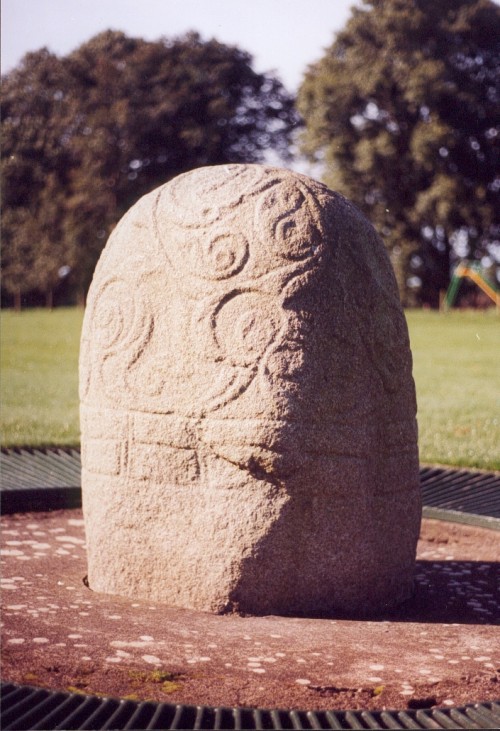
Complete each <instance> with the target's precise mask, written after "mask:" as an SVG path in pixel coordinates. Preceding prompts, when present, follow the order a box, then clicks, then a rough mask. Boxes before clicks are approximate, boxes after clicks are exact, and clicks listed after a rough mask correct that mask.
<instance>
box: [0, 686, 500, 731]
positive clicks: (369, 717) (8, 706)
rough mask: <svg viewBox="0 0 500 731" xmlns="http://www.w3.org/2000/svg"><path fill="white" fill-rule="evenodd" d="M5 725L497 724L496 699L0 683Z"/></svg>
mask: <svg viewBox="0 0 500 731" xmlns="http://www.w3.org/2000/svg"><path fill="white" fill-rule="evenodd" d="M1 696H2V697H1V719H2V728H3V729H5V731H7V729H19V730H20V729H45V731H50V730H51V729H428V728H434V729H446V728H453V729H461V728H464V729H497V728H499V727H500V705H499V704H498V703H478V704H474V705H467V706H460V707H457V708H431V709H421V710H408V711H288V710H280V709H276V710H264V709H253V708H224V707H221V708H209V707H207V706H180V705H172V704H169V703H152V702H150V701H144V702H135V701H129V700H118V699H116V698H98V697H96V696H86V695H79V694H74V693H65V692H64V693H63V692H56V691H50V690H45V689H42V688H32V687H30V686H18V685H14V684H13V683H2V686H1Z"/></svg>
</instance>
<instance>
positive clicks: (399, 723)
mask: <svg viewBox="0 0 500 731" xmlns="http://www.w3.org/2000/svg"><path fill="white" fill-rule="evenodd" d="M380 719H381V720H382V721H383V723H385V725H386V726H387V728H395V729H399V728H410V729H412V728H422V727H421V726H420V725H419V724H418V723H417V722H416V721H415V719H414V718H412V717H411V716H409V715H408V714H407V713H406V712H405V711H400V712H399V713H398V714H397V719H396V718H395V717H394V716H393V715H392V714H391V713H389V712H388V711H382V712H381V714H380Z"/></svg>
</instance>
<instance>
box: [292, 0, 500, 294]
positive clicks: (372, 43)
mask: <svg viewBox="0 0 500 731" xmlns="http://www.w3.org/2000/svg"><path fill="white" fill-rule="evenodd" d="M499 69H500V8H499V7H498V6H497V5H495V4H494V3H493V2H491V0H441V1H440V2H435V0H412V2H408V0H364V7H362V8H357V9H354V10H353V12H352V16H351V18H350V20H349V21H348V23H347V25H346V27H345V29H344V30H343V31H342V32H341V33H339V34H338V35H337V37H336V39H335V40H334V42H333V43H332V45H331V46H330V47H329V48H328V49H327V50H326V52H325V54H324V56H323V57H322V58H321V59H320V60H319V61H318V62H317V63H316V64H314V65H312V66H310V67H309V68H308V70H307V72H306V74H305V77H304V81H303V83H302V85H301V88H300V90H299V97H298V109H299V111H300V112H301V113H302V115H303V117H304V120H305V124H306V127H305V130H304V132H303V139H302V144H303V150H304V151H305V153H306V154H307V155H308V157H309V158H310V159H311V160H313V161H315V162H316V163H318V164H319V165H320V166H321V167H320V169H321V171H322V175H323V178H324V180H325V182H326V183H328V184H329V185H330V186H331V187H332V188H334V189H336V190H338V191H339V192H341V193H343V194H344V195H346V196H347V197H348V198H350V199H351V200H353V201H354V202H355V203H357V205H358V206H359V207H360V208H361V209H362V210H363V211H364V212H365V214H366V215H367V217H368V218H369V219H370V220H371V221H372V222H373V223H374V225H375V226H376V228H377V229H378V231H379V233H380V234H381V235H382V237H383V239H384V240H385V242H386V245H387V247H388V249H389V251H390V254H391V258H392V261H393V265H394V268H395V271H396V275H397V278H398V283H399V287H400V292H401V296H402V299H403V302H405V303H407V304H408V303H415V302H416V301H418V300H419V301H421V302H427V303H429V304H432V305H436V304H437V302H438V297H439V291H440V290H442V289H444V288H446V286H447V284H448V281H449V274H450V266H451V264H452V263H453V260H454V258H464V257H466V258H470V259H477V260H478V259H483V261H485V260H486V261H488V259H489V261H491V262H494V261H496V263H497V264H499V263H500V222H499V218H498V210H499V206H498V203H499V201H498V193H499V190H500V178H499V176H498V173H499V169H500V166H499V146H498V136H499V133H500V129H499V127H500V107H499V96H500V93H499V92H500V84H499Z"/></svg>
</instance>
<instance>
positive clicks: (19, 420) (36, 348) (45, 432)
mask: <svg viewBox="0 0 500 731" xmlns="http://www.w3.org/2000/svg"><path fill="white" fill-rule="evenodd" d="M82 319H83V310H82V309H78V308H61V309H57V310H53V311H52V312H50V311H47V310H26V311H25V312H21V313H16V312H11V311H5V310H4V311H2V316H1V331H0V344H1V354H0V355H1V361H0V367H1V370H0V379H1V380H0V393H1V403H2V446H10V445H32V446H35V445H42V444H45V445H47V444H58V445H61V446H62V445H73V446H74V445H78V444H79V443H80V428H79V423H78V421H79V416H78V351H79V347H80V330H81V327H82Z"/></svg>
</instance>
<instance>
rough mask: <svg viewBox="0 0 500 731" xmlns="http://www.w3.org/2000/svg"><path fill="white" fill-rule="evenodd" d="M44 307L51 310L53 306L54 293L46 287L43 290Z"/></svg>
mask: <svg viewBox="0 0 500 731" xmlns="http://www.w3.org/2000/svg"><path fill="white" fill-rule="evenodd" d="M45 307H46V308H47V309H48V310H52V309H53V307H54V293H53V291H52V289H48V290H47V291H46V292H45Z"/></svg>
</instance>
